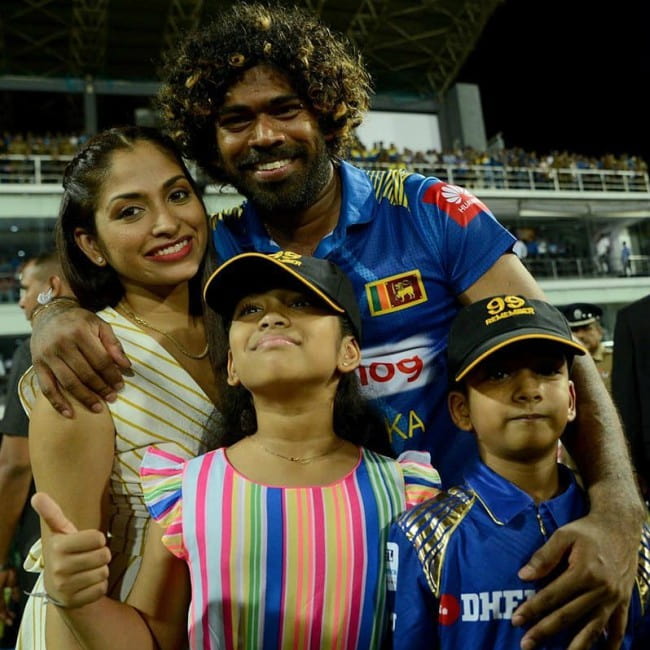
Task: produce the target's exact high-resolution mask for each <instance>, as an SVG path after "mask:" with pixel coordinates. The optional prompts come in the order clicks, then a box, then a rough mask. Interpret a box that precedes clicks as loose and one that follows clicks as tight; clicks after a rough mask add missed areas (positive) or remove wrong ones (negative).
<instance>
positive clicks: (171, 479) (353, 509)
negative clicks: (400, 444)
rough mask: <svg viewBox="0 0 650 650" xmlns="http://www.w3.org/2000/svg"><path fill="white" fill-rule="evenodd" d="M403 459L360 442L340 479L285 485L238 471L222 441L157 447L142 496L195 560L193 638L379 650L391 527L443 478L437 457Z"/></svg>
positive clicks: (310, 649)
mask: <svg viewBox="0 0 650 650" xmlns="http://www.w3.org/2000/svg"><path fill="white" fill-rule="evenodd" d="M404 456H405V457H404V458H402V457H400V459H398V461H395V460H393V459H390V458H386V457H384V456H380V455H378V454H375V453H373V452H370V451H368V450H366V449H361V450H360V456H359V463H358V465H357V466H356V467H355V468H354V470H353V471H351V472H350V473H349V474H348V475H347V476H345V477H343V478H342V479H340V480H339V481H337V482H335V483H333V484H330V485H326V486H317V487H292V488H282V487H272V486H266V485H260V484H257V483H254V482H252V481H250V480H249V479H247V478H245V477H244V476H242V475H241V474H239V473H238V472H237V471H236V470H235V469H234V468H233V467H232V466H231V465H230V463H229V462H228V459H227V457H226V454H225V450H224V449H218V450H215V451H212V452H209V453H208V454H205V455H203V456H200V457H198V458H195V459H192V460H190V461H187V462H186V461H184V460H183V459H181V458H179V457H177V456H174V455H173V454H170V453H168V452H165V451H162V450H160V449H155V448H151V449H149V450H148V452H147V454H146V455H145V457H144V460H143V463H142V467H141V470H140V472H141V477H142V482H143V490H144V495H145V501H146V503H147V506H148V508H149V510H150V512H151V514H152V516H153V517H154V518H155V519H156V520H157V521H158V522H159V523H161V524H162V526H163V528H164V530H165V536H164V542H165V544H166V545H167V547H168V548H169V549H170V551H171V552H173V553H174V554H175V555H177V556H178V557H181V558H184V559H185V560H186V561H187V563H188V565H189V568H190V575H191V581H192V603H191V606H190V613H189V637H190V646H191V647H192V648H194V649H196V650H198V649H199V648H200V649H202V650H203V649H215V650H216V648H220V649H221V648H226V649H230V648H233V649H234V648H250V649H251V650H252V649H258V648H265V649H267V648H283V649H292V650H316V649H322V650H353V649H354V650H364V649H370V648H379V647H380V645H381V641H382V638H383V634H384V630H385V626H386V620H387V619H386V611H385V610H386V595H385V584H386V578H385V570H386V567H385V545H386V538H387V532H388V526H389V524H390V522H391V521H392V519H393V518H394V517H395V516H396V515H397V514H399V513H400V512H401V511H403V510H404V509H405V508H406V507H407V504H410V505H412V504H415V503H417V502H421V501H422V500H424V499H426V498H428V497H430V496H433V495H434V494H436V493H437V492H438V489H437V488H438V487H439V485H440V480H439V476H438V474H437V472H436V471H435V470H434V469H433V468H432V467H431V466H430V464H429V455H428V454H426V453H422V452H407V453H406V454H405V455H404Z"/></svg>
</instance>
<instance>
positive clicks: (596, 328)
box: [561, 302, 612, 392]
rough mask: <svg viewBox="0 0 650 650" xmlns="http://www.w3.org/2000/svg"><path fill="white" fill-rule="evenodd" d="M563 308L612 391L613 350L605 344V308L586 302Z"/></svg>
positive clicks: (577, 335)
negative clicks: (602, 324) (601, 320)
mask: <svg viewBox="0 0 650 650" xmlns="http://www.w3.org/2000/svg"><path fill="white" fill-rule="evenodd" d="M561 310H562V313H563V314H564V316H565V317H566V319H567V320H568V321H569V325H570V326H571V331H572V332H573V333H574V335H575V336H576V337H577V338H578V340H579V341H581V343H582V344H583V345H584V346H585V347H586V348H587V350H589V354H590V355H591V358H592V359H593V360H594V362H595V363H596V367H597V368H598V372H599V373H600V376H601V377H602V379H603V382H604V383H605V386H607V390H608V391H610V392H611V388H612V384H611V374H612V351H611V350H610V349H608V348H606V347H605V346H604V345H603V328H602V326H601V324H600V319H601V318H602V316H603V310H602V309H601V308H600V307H599V306H598V305H592V304H590V303H586V302H576V303H572V304H570V305H565V306H564V307H561Z"/></svg>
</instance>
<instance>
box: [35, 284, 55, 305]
mask: <svg viewBox="0 0 650 650" xmlns="http://www.w3.org/2000/svg"><path fill="white" fill-rule="evenodd" d="M52 293H53V290H52V287H49V288H48V290H47V291H41V293H39V294H38V296H36V302H37V303H38V304H39V305H47V303H48V302H50V300H52Z"/></svg>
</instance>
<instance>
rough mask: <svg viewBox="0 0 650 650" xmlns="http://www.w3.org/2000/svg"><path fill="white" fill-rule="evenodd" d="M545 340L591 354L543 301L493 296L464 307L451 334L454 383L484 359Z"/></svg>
mask: <svg viewBox="0 0 650 650" xmlns="http://www.w3.org/2000/svg"><path fill="white" fill-rule="evenodd" d="M530 339H543V340H546V341H554V342H556V343H560V344H561V345H564V346H565V347H567V348H569V349H568V350H567V352H569V353H570V354H585V353H586V352H587V350H586V349H585V348H584V347H583V346H582V345H580V343H577V342H576V341H574V340H573V338H572V336H571V329H570V327H569V324H568V323H567V321H566V319H565V318H564V316H563V315H562V313H561V312H560V311H559V310H558V309H557V308H556V307H554V306H553V305H551V304H549V303H547V302H544V301H543V300H532V299H530V298H524V297H523V296H493V297H492V298H485V299H484V300H479V301H477V302H474V303H472V304H471V305H467V306H466V307H463V309H461V310H460V311H459V312H458V314H457V315H456V318H455V319H454V321H453V323H452V324H451V329H450V331H449V345H448V348H447V358H448V370H449V380H450V382H452V383H453V382H457V381H460V380H461V379H462V378H463V377H465V375H466V374H467V373H468V372H469V371H470V370H472V369H473V368H474V367H475V366H476V365H478V364H479V363H480V362H481V361H483V359H485V358H487V357H489V356H490V355H491V354H494V353H495V352H496V351H497V350H500V349H501V348H504V347H506V346H507V345H510V344H512V343H516V342H518V341H525V340H530Z"/></svg>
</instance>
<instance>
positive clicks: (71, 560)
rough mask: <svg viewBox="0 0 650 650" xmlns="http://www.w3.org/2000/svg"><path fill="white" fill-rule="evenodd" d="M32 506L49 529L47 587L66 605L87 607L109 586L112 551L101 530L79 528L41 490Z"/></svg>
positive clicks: (46, 565)
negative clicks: (109, 565)
mask: <svg viewBox="0 0 650 650" xmlns="http://www.w3.org/2000/svg"><path fill="white" fill-rule="evenodd" d="M31 503H32V507H33V508H34V510H36V512H37V513H38V515H39V516H40V518H41V520H42V522H43V523H44V525H45V526H47V528H48V529H49V532H50V535H47V536H45V537H44V539H43V555H44V560H45V590H46V591H47V594H48V596H50V597H51V598H52V599H53V600H56V601H58V602H59V603H60V604H61V605H63V606H64V607H83V606H84V605H87V604H89V603H93V602H95V601H97V600H99V599H100V598H101V597H102V596H104V595H105V594H106V592H107V590H108V573H109V572H108V563H109V562H110V560H111V552H110V550H109V549H108V546H107V545H106V537H105V535H104V534H103V533H102V532H101V531H99V530H83V531H78V530H77V528H76V527H75V525H74V524H73V523H72V522H71V521H70V520H69V519H68V518H67V517H66V516H65V514H64V513H63V511H62V510H61V508H60V507H59V505H58V503H56V501H54V499H52V498H51V497H50V496H49V495H47V494H46V493H44V492H37V493H36V494H35V495H34V496H33V497H32V500H31Z"/></svg>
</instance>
